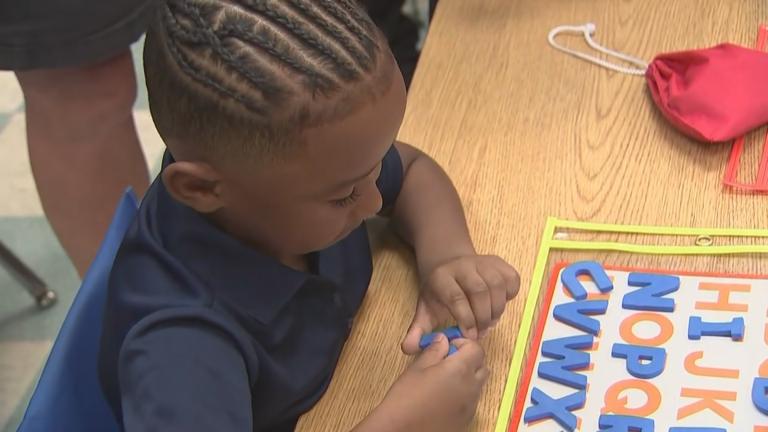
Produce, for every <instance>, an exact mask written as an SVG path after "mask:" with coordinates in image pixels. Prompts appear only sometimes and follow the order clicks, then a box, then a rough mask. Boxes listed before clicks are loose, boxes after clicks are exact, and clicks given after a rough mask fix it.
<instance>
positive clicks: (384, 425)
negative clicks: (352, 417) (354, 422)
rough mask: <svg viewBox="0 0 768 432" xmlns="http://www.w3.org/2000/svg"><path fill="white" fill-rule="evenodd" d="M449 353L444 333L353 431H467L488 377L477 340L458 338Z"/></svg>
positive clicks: (482, 353)
mask: <svg viewBox="0 0 768 432" xmlns="http://www.w3.org/2000/svg"><path fill="white" fill-rule="evenodd" d="M453 344H454V345H455V346H456V347H457V348H458V351H457V352H456V353H455V354H453V355H452V356H450V357H446V355H447V354H448V340H447V339H446V337H445V336H443V335H440V336H439V338H436V339H435V341H433V342H432V345H430V346H429V347H428V348H426V349H425V350H424V352H423V353H421V355H420V356H419V357H418V358H416V361H414V362H413V364H412V365H411V366H410V367H409V368H408V369H407V370H406V371H405V372H404V373H403V374H402V375H401V376H400V378H398V380H397V381H396V382H395V383H394V384H393V385H392V387H391V388H390V389H389V392H388V393H387V396H386V397H385V398H384V400H383V401H382V403H381V405H379V406H378V407H377V408H376V410H374V411H373V412H372V413H371V415H370V416H369V417H368V418H367V419H366V420H365V421H364V422H363V423H361V424H360V425H359V426H358V427H357V428H355V432H369V431H371V432H374V431H375V432H378V431H387V432H410V431H419V432H432V431H434V432H438V431H439V432H453V431H456V432H458V431H466V430H467V426H468V425H469V423H470V422H471V421H472V418H473V417H474V415H475V410H476V408H477V402H478V400H479V398H480V391H481V390H482V388H483V385H484V384H485V381H486V380H487V378H488V369H487V368H486V367H485V364H484V360H485V353H484V352H483V349H482V348H481V347H480V345H478V343H477V342H474V341H471V340H469V339H456V340H454V341H453Z"/></svg>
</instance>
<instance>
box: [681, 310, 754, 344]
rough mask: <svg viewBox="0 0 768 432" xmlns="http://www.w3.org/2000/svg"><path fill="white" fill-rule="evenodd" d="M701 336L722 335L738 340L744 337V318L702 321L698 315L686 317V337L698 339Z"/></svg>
mask: <svg viewBox="0 0 768 432" xmlns="http://www.w3.org/2000/svg"><path fill="white" fill-rule="evenodd" d="M702 336H723V337H729V338H731V339H732V340H735V341H740V340H742V339H744V318H741V317H739V318H734V319H732V320H731V321H730V322H723V323H712V322H703V321H702V320H701V317H699V316H692V317H690V318H688V339H690V340H699V339H701V337H702Z"/></svg>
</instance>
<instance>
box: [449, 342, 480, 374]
mask: <svg viewBox="0 0 768 432" xmlns="http://www.w3.org/2000/svg"><path fill="white" fill-rule="evenodd" d="M451 343H452V344H453V345H454V346H455V347H456V348H457V350H458V351H457V352H456V353H455V354H454V355H452V356H450V357H448V359H449V360H451V359H456V360H455V361H464V362H466V363H467V364H468V365H469V366H470V367H471V368H472V370H474V371H477V370H479V369H481V368H483V367H485V364H484V362H485V351H483V348H482V347H481V346H480V344H478V343H477V342H475V341H473V340H469V339H454V340H452V341H451Z"/></svg>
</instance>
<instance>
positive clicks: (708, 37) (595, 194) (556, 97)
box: [299, 0, 768, 432]
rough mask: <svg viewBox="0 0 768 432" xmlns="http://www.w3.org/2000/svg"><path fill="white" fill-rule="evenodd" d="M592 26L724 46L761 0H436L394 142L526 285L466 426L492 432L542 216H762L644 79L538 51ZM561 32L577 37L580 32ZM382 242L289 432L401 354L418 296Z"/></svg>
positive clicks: (385, 375)
mask: <svg viewBox="0 0 768 432" xmlns="http://www.w3.org/2000/svg"><path fill="white" fill-rule="evenodd" d="M589 21H592V22H594V23H596V24H597V34H596V36H595V38H596V40H597V41H599V42H600V43H602V44H604V45H606V46H609V47H612V48H616V49H619V50H623V51H625V52H628V53H632V54H635V55H637V56H640V57H642V58H645V59H647V60H650V59H652V58H653V56H654V55H656V54H658V53H662V52H668V51H675V50H682V49H690V48H699V47H706V46H710V45H714V44H716V43H720V42H725V41H730V42H734V43H738V44H741V45H745V46H750V47H751V46H753V44H754V39H755V36H756V34H757V28H758V24H759V23H760V22H765V21H768V2H765V1H762V0H441V1H440V3H439V6H438V9H437V12H436V14H435V17H434V23H433V25H432V28H431V29H430V33H429V36H428V38H427V42H426V46H425V48H424V52H423V54H422V58H421V63H420V64H419V67H418V70H417V73H416V77H415V81H414V83H413V87H412V89H411V94H410V99H409V106H408V111H407V114H406V117H405V123H404V124H403V127H402V130H401V132H400V137H399V138H400V140H402V141H405V142H409V143H412V144H414V145H417V146H419V147H420V148H422V149H424V151H426V152H427V153H429V154H430V155H432V156H433V157H434V158H435V159H436V160H437V161H438V162H439V163H440V164H441V165H442V166H443V167H444V168H445V169H446V170H447V171H448V173H449V174H450V176H451V178H452V179H453V181H454V182H455V184H456V186H457V188H458V190H459V193H460V194H461V197H462V199H463V201H464V205H465V208H466V210H467V217H468V219H469V224H470V228H471V232H472V234H473V237H474V239H475V242H476V245H477V247H478V249H479V250H480V251H482V252H485V253H495V254H498V255H500V256H502V257H503V258H505V259H507V260H508V261H509V262H510V263H512V264H514V265H515V266H516V267H517V268H518V270H519V271H520V274H521V275H522V279H523V282H522V283H523V286H522V290H521V294H520V296H518V298H517V299H516V301H515V302H514V303H512V304H510V306H508V308H507V311H506V313H505V316H504V319H503V320H502V321H501V322H500V324H499V325H498V327H497V328H496V329H495V330H494V331H493V332H492V333H491V334H490V335H489V336H488V337H487V338H486V340H485V341H484V342H483V346H484V347H485V348H486V350H487V357H488V364H489V366H490V368H491V370H492V374H491V377H490V379H489V381H488V385H487V386H486V388H485V394H484V396H483V397H482V400H481V402H480V405H479V407H478V410H477V420H476V422H475V424H474V425H473V428H472V430H475V431H483V432H485V431H491V430H493V427H494V424H495V422H496V417H497V414H498V408H499V402H500V398H501V395H502V391H503V386H504V382H505V378H506V375H507V368H508V365H509V362H510V358H511V355H512V348H513V344H514V340H515V336H516V332H517V329H518V326H519V316H520V312H521V311H522V307H523V303H524V300H525V296H526V291H527V288H528V284H529V283H530V277H531V273H532V270H533V264H534V259H535V255H536V251H537V250H538V243H539V238H540V235H541V231H542V228H543V226H544V223H545V219H546V217H547V216H550V215H552V216H558V217H562V218H569V219H577V220H587V221H597V222H614V223H632V224H649V225H684V226H718V227H750V228H757V227H766V225H768V224H767V223H766V216H765V215H766V213H765V211H766V209H767V208H768V197H755V196H746V195H736V194H729V193H725V192H724V191H723V189H722V187H721V184H720V181H721V178H722V175H723V170H724V167H725V164H726V160H727V158H728V153H729V149H730V145H724V144H717V145H716V144H700V143H697V142H694V141H691V140H689V139H686V138H684V137H683V136H681V135H679V134H678V133H677V132H676V131H675V130H673V129H672V128H671V127H670V126H669V125H668V124H667V123H666V121H665V120H664V119H663V118H662V117H661V116H660V115H659V114H658V112H657V110H656V109H655V107H654V106H653V103H652V101H651V99H650V97H649V95H648V92H647V91H646V87H645V81H644V79H642V78H640V77H632V76H627V75H620V74H616V73H613V72H609V71H606V70H604V69H602V68H599V67H596V66H593V65H591V64H588V63H586V62H583V61H580V60H577V59H575V58H573V57H570V56H567V55H565V54H562V53H560V52H558V51H555V50H553V49H551V48H550V47H549V46H548V44H547V41H546V37H547V33H548V32H549V30H550V29H551V28H553V27H555V26H557V25H561V24H583V23H586V22H589ZM562 40H563V41H564V43H567V44H569V45H571V46H581V45H583V42H581V41H580V39H579V38H578V37H575V38H573V39H569V38H568V37H566V38H564V39H562ZM762 133H763V132H761V133H759V136H760V138H762ZM757 135H758V134H755V137H757ZM757 141H758V139H757V138H755V139H754V142H755V143H757ZM754 147H756V146H754ZM756 159H757V158H756V156H755V155H752V156H750V157H748V158H747V160H746V161H744V165H749V166H754V165H756V163H755V161H756ZM743 169H746V168H743ZM745 173H747V174H748V173H749V170H747V171H745ZM380 243H381V244H380V245H379V246H378V247H377V252H376V257H375V260H376V270H375V273H374V277H373V281H372V285H371V289H370V291H369V294H368V297H367V299H366V301H365V303H364V305H363V308H362V309H361V310H360V313H359V315H358V320H357V323H356V327H355V330H354V332H353V334H352V337H351V338H350V340H349V342H348V343H347V346H346V348H345V351H344V353H343V356H342V359H341V362H340V364H339V368H338V369H337V371H336V375H335V377H334V379H333V382H332V384H331V386H330V389H329V391H328V393H327V394H326V396H325V397H324V398H323V400H322V401H321V402H320V403H319V404H318V405H317V406H316V407H315V409H314V410H313V411H312V412H310V413H309V414H307V415H306V416H305V417H304V418H303V419H302V422H301V423H300V428H299V430H302V431H312V432H315V431H344V430H349V429H350V428H351V427H352V426H353V425H355V424H356V423H357V422H358V421H359V420H360V419H361V418H363V417H364V416H365V415H366V413H368V412H369V411H370V410H371V409H372V408H373V407H374V406H375V405H376V404H377V403H378V402H379V401H380V400H381V399H382V397H383V396H384V394H385V393H386V391H387V389H388V388H389V386H390V384H391V383H392V382H393V381H394V380H395V379H396V378H397V376H398V375H399V374H400V372H401V371H402V370H403V369H404V368H405V367H406V366H407V364H408V362H409V359H408V358H407V357H406V356H404V355H402V354H401V353H400V350H399V343H400V341H401V339H402V337H403V335H404V333H405V330H406V329H407V327H408V324H409V323H410V320H411V316H412V313H413V309H414V305H415V300H416V286H417V280H416V278H415V274H414V267H413V258H412V255H411V254H410V252H408V250H407V249H406V248H404V247H403V246H402V245H401V244H400V243H399V242H398V241H397V240H395V239H394V238H393V237H392V236H391V235H384V236H383V238H382V240H381V241H380Z"/></svg>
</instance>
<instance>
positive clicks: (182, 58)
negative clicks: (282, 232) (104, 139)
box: [144, 0, 386, 156]
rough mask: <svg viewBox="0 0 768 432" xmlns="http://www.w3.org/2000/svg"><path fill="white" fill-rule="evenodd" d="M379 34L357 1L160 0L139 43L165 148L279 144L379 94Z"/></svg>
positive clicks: (273, 149) (264, 148)
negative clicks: (188, 144) (142, 45)
mask: <svg viewBox="0 0 768 432" xmlns="http://www.w3.org/2000/svg"><path fill="white" fill-rule="evenodd" d="M383 41H384V39H383V37H382V36H381V35H380V33H379V32H378V30H377V29H376V27H375V25H374V24H373V22H372V21H371V20H370V18H369V17H368V16H367V15H366V13H365V12H364V11H363V10H362V8H361V7H360V6H359V5H358V4H357V3H356V2H355V0H164V1H163V2H162V3H161V5H160V7H159V11H158V15H157V19H156V21H155V23H154V24H153V25H152V26H151V27H150V30H149V31H148V32H147V40H146V43H145V48H144V68H145V74H146V80H147V87H148V89H149V104H150V110H151V112H152V117H153V119H154V121H155V124H156V126H157V129H158V131H159V132H160V135H161V136H162V137H163V139H164V140H165V141H166V144H168V145H169V147H172V144H171V143H170V142H169V141H174V142H177V143H178V142H182V141H184V142H189V141H196V142H197V143H198V144H199V145H202V146H203V147H207V148H206V149H202V150H203V151H204V152H210V150H212V149H214V148H215V149H217V150H218V149H220V148H221V146H222V145H224V144H223V143H222V142H223V141H228V142H230V143H231V144H232V145H235V146H239V150H241V152H240V153H241V154H253V153H254V152H253V149H254V148H256V149H257V150H260V152H257V153H260V155H261V156H263V155H264V154H270V153H279V151H280V150H284V148H285V147H287V146H289V141H290V138H292V137H293V136H295V135H296V133H297V132H298V130H299V129H301V128H303V127H307V126H311V125H314V124H318V123H321V122H322V121H327V120H329V119H330V118H331V117H334V116H336V117H338V116H340V115H342V114H343V113H345V112H349V111H350V110H351V109H353V108H355V107H356V104H360V103H363V102H364V101H365V100H366V98H368V97H371V96H373V97H375V93H376V92H377V90H376V86H377V84H376V82H377V77H378V76H379V75H377V74H381V73H382V72H381V71H380V70H379V69H381V67H380V66H381V65H380V63H382V62H381V58H382V54H383V53H384V52H385V51H384V50H385V49H386V48H384V49H382V46H383V44H385V42H383ZM378 81H381V80H378ZM379 87H380V85H379ZM177 145H180V144H177ZM230 146H231V145H230ZM171 150H172V151H173V150H174V149H173V148H171Z"/></svg>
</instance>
